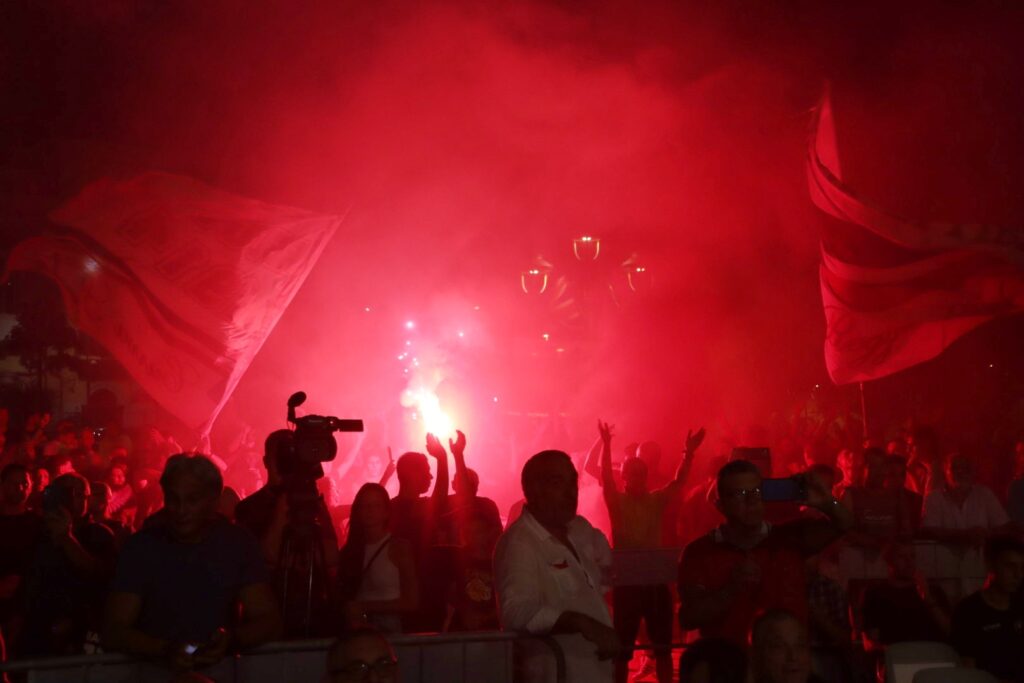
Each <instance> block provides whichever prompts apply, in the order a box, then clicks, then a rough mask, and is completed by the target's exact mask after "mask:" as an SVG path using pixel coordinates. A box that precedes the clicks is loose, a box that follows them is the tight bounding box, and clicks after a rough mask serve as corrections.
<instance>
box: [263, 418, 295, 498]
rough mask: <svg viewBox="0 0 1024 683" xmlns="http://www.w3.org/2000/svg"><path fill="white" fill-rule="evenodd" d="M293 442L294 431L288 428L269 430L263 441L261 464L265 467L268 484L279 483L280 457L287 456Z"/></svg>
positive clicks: (274, 484)
mask: <svg viewBox="0 0 1024 683" xmlns="http://www.w3.org/2000/svg"><path fill="white" fill-rule="evenodd" d="M294 443H295V432H293V431H291V430H289V429H278V430H277V431H274V432H271V433H270V434H269V435H268V436H267V438H266V440H265V441H264V442H263V466H264V467H266V468H267V484H268V485H270V486H276V485H278V484H280V483H281V466H280V462H281V461H280V458H282V457H287V455H288V453H289V452H290V450H291V447H292V445H293V444H294Z"/></svg>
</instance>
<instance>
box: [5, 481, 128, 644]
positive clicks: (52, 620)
mask: <svg viewBox="0 0 1024 683" xmlns="http://www.w3.org/2000/svg"><path fill="white" fill-rule="evenodd" d="M88 496H89V482H87V481H86V480H85V478H84V477H82V476H80V475H78V474H74V473H67V474H62V475H60V476H59V477H57V478H56V479H54V480H53V482H52V483H51V484H50V485H49V486H48V487H47V488H46V490H45V491H44V494H43V510H44V511H43V526H44V530H45V533H44V536H43V538H42V540H41V542H40V543H39V545H38V546H37V547H36V552H35V556H34V557H33V559H32V565H31V567H30V569H29V572H28V575H27V576H26V577H25V583H24V587H23V591H22V594H21V600H23V601H24V603H23V609H24V613H25V625H24V630H23V631H22V634H21V638H20V641H19V653H20V655H21V656H53V655H63V654H77V653H80V652H81V651H82V645H83V643H84V642H85V640H86V635H87V632H88V631H95V630H96V629H97V628H98V627H99V624H98V621H97V619H96V615H97V614H98V613H99V611H100V607H101V605H102V603H103V600H104V598H105V591H106V584H107V581H109V579H110V575H111V573H112V571H113V568H114V562H115V561H116V558H117V548H116V543H115V541H114V534H113V532H111V531H110V529H108V528H107V527H105V526H103V525H100V524H93V523H91V522H89V521H88V519H87V518H86V504H87V499H88Z"/></svg>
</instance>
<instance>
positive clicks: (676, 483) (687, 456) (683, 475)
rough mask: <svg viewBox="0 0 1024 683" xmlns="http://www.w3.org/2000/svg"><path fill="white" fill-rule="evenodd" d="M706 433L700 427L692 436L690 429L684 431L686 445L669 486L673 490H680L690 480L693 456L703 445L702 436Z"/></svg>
mask: <svg viewBox="0 0 1024 683" xmlns="http://www.w3.org/2000/svg"><path fill="white" fill-rule="evenodd" d="M705 434H706V432H705V431H704V428H703V427H701V428H700V429H698V430H697V433H696V434H694V433H693V430H692V429H688V430H687V431H686V445H684V446H683V457H682V459H681V460H680V461H679V467H677V468H676V477H675V479H673V480H672V483H671V484H669V485H670V486H673V487H675V488H682V486H683V485H684V484H686V480H687V479H689V478H690V471H691V470H692V469H693V461H694V454H695V453H696V452H697V449H698V448H700V445H701V444H702V443H704V436H705Z"/></svg>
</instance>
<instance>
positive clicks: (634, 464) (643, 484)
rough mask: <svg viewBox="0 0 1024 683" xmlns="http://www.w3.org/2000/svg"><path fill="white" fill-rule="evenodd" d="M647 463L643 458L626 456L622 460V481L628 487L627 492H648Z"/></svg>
mask: <svg viewBox="0 0 1024 683" xmlns="http://www.w3.org/2000/svg"><path fill="white" fill-rule="evenodd" d="M647 475H648V466H647V463H646V462H645V461H644V460H643V459H641V458H626V459H625V460H624V461H623V462H622V483H623V484H624V485H625V487H626V493H633V494H639V493H646V492H647Z"/></svg>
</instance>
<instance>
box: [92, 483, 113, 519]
mask: <svg viewBox="0 0 1024 683" xmlns="http://www.w3.org/2000/svg"><path fill="white" fill-rule="evenodd" d="M109 505H110V486H108V485H107V484H106V483H104V482H102V481H93V482H89V514H90V515H91V516H92V517H93V518H94V519H104V518H105V517H106V516H107V506H109Z"/></svg>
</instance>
